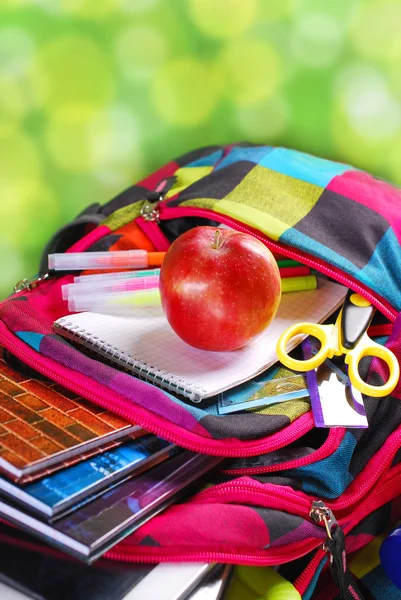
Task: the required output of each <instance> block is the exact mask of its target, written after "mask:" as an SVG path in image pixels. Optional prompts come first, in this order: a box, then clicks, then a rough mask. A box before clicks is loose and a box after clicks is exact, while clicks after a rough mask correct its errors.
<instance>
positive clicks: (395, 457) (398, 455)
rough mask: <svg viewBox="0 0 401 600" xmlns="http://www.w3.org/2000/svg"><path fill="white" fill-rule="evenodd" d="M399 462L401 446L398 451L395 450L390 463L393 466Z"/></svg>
mask: <svg viewBox="0 0 401 600" xmlns="http://www.w3.org/2000/svg"><path fill="white" fill-rule="evenodd" d="M399 462H401V448H399V449H398V451H397V452H396V454H395V456H394V458H393V462H392V463H391V466H392V467H395V466H396V465H398V463H399Z"/></svg>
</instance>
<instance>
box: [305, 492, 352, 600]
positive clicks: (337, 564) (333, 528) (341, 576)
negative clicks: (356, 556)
mask: <svg viewBox="0 0 401 600" xmlns="http://www.w3.org/2000/svg"><path fill="white" fill-rule="evenodd" d="M309 514H310V516H311V518H312V519H313V521H315V523H324V527H325V529H326V533H327V539H326V541H325V542H324V544H323V550H325V551H326V552H327V553H328V554H329V557H330V570H331V573H332V575H333V578H334V581H335V582H336V584H337V586H338V588H339V590H340V598H341V600H364V598H363V596H362V594H361V592H360V591H359V589H358V587H357V586H356V584H355V582H354V579H353V576H352V574H351V572H350V570H349V569H348V567H347V557H346V553H345V536H344V532H343V530H342V529H341V527H340V526H339V524H338V522H337V519H336V518H335V516H334V514H333V512H332V510H331V509H330V508H329V507H328V506H326V505H325V503H324V502H322V500H314V501H313V503H312V508H311V511H310V513H309Z"/></svg>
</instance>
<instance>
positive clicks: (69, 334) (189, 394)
mask: <svg viewBox="0 0 401 600" xmlns="http://www.w3.org/2000/svg"><path fill="white" fill-rule="evenodd" d="M55 329H56V331H57V332H59V333H61V332H62V334H63V336H64V337H66V338H68V339H70V340H71V341H72V342H76V343H78V344H79V345H82V346H84V347H85V348H87V349H88V350H91V349H94V350H96V352H97V353H98V354H100V355H101V356H103V357H104V358H105V359H106V360H108V361H110V363H111V364H113V362H115V363H117V364H118V365H119V366H121V367H122V368H123V369H124V370H125V371H128V372H129V373H130V374H131V375H132V374H134V375H136V376H137V377H138V378H140V379H142V380H144V381H146V382H148V383H151V384H153V385H156V386H157V387H161V388H164V389H167V390H168V391H170V392H174V393H176V394H177V395H179V396H184V397H186V398H188V399H189V400H191V401H192V402H194V403H199V402H201V401H202V399H203V397H204V395H205V390H204V388H203V387H201V386H197V385H194V384H193V383H191V382H190V381H188V380H186V379H183V378H182V377H178V376H177V375H171V374H170V373H168V372H167V371H164V370H161V369H157V368H156V367H154V366H153V365H150V364H148V363H146V362H144V361H140V360H137V359H136V358H134V357H133V356H131V355H130V354H127V353H125V352H121V351H120V350H119V349H118V348H117V347H116V346H113V345H112V344H109V343H108V342H106V341H105V340H102V339H101V338H99V337H98V336H95V335H92V334H89V333H88V331H87V330H86V329H84V328H82V327H80V326H79V325H74V324H73V323H72V322H70V321H64V322H63V323H62V324H60V323H57V324H56V326H55Z"/></svg>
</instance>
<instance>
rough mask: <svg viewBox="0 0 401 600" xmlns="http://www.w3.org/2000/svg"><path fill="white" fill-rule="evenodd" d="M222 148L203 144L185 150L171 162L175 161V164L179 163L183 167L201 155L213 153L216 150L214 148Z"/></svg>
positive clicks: (222, 148)
mask: <svg viewBox="0 0 401 600" xmlns="http://www.w3.org/2000/svg"><path fill="white" fill-rule="evenodd" d="M224 148H225V147H224V146H205V147H204V148H198V149H197V150H192V151H191V152H187V153H186V154H183V155H182V156H180V157H179V158H176V159H175V160H174V161H173V162H175V163H177V165H180V167H184V166H185V165H187V164H189V163H191V162H194V161H195V160H198V159H199V158H202V157H203V156H208V155H209V154H213V152H216V150H224Z"/></svg>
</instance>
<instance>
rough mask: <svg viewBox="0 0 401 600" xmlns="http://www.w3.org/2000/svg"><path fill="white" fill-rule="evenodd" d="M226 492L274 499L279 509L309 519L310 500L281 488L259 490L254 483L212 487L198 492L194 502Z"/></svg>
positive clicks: (258, 485)
mask: <svg viewBox="0 0 401 600" xmlns="http://www.w3.org/2000/svg"><path fill="white" fill-rule="evenodd" d="M267 486H269V484H267ZM216 488H217V489H216ZM227 492H230V493H232V492H246V493H247V492H250V493H252V495H253V496H260V497H263V498H266V497H267V498H268V499H269V500H271V499H275V500H278V501H279V502H280V506H281V508H284V509H285V508H288V509H289V512H294V513H295V514H296V515H298V516H300V517H303V518H307V517H309V512H310V507H311V502H312V501H311V500H309V499H308V498H303V497H302V496H298V495H297V494H296V492H290V491H289V490H285V489H282V487H281V488H280V490H279V493H278V492H277V490H275V489H274V488H273V487H271V486H269V488H268V489H267V488H266V489H261V488H260V484H258V483H257V482H256V481H255V482H251V481H249V482H243V483H238V482H232V483H230V482H228V483H221V484H219V485H217V486H213V488H212V489H211V490H204V491H202V492H199V494H197V495H196V496H195V499H196V501H199V500H201V501H203V500H205V499H206V500H207V499H208V497H210V498H212V499H215V498H216V497H220V496H223V495H225V494H226V493H227ZM283 497H284V500H283Z"/></svg>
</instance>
